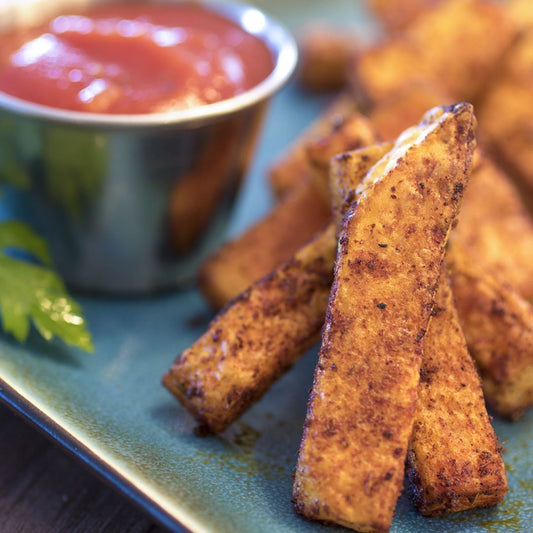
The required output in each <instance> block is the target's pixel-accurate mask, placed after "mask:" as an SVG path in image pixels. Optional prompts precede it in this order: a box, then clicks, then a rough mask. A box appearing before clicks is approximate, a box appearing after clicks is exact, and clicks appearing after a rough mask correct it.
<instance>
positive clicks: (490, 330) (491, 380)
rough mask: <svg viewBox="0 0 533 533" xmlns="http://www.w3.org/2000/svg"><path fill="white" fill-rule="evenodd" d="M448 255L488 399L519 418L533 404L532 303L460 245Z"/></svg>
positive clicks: (462, 316) (496, 408)
mask: <svg viewBox="0 0 533 533" xmlns="http://www.w3.org/2000/svg"><path fill="white" fill-rule="evenodd" d="M446 261H447V263H448V266H449V269H450V275H451V280H452V288H453V292H454V296H455V301H456V306H457V311H458V314H459V319H460V323H461V327H462V329H463V332H464V334H465V338H466V342H467V344H468V349H469V350H470V353H471V354H472V357H473V358H474V361H475V362H476V364H477V367H478V369H479V372H480V374H481V377H482V381H483V391H484V393H485V400H486V402H487V405H488V406H489V407H490V408H491V409H492V410H493V411H494V412H495V413H496V414H498V415H500V416H501V417H503V418H508V419H510V420H515V419H516V418H518V417H519V416H520V415H521V414H522V413H523V412H524V410H525V409H527V408H528V407H530V406H531V405H532V404H533V308H532V307H531V305H530V304H529V303H528V302H527V301H525V300H524V299H523V298H522V297H521V296H520V295H519V294H518V293H517V292H516V291H515V290H513V288H512V287H511V286H510V285H508V284H507V283H506V282H504V281H503V280H502V279H500V277H499V276H498V275H497V274H496V273H494V272H491V273H489V272H487V271H485V270H484V269H483V266H482V265H481V264H480V263H479V262H478V261H476V260H475V259H473V258H472V257H471V256H470V255H469V254H468V253H467V252H466V251H465V250H464V249H463V248H462V247H460V246H458V245H451V246H450V248H449V250H448V253H447V256H446Z"/></svg>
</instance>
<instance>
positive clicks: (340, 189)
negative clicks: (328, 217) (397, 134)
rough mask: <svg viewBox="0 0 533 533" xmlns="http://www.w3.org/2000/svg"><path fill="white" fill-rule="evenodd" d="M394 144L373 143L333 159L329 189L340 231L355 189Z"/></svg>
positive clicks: (334, 217)
mask: <svg viewBox="0 0 533 533" xmlns="http://www.w3.org/2000/svg"><path fill="white" fill-rule="evenodd" d="M393 146H394V143H382V144H373V145H372V146H368V147H367V148H361V149H360V150H354V151H350V152H345V153H342V154H339V155H337V156H336V157H334V158H333V159H332V160H331V164H330V172H329V189H330V195H331V205H332V211H333V219H334V222H335V224H336V226H337V228H338V229H339V231H340V229H341V226H342V218H343V217H344V215H345V214H346V210H347V209H349V208H350V206H351V204H352V203H353V201H354V200H355V190H356V189H357V186H358V185H359V183H360V182H361V179H362V176H364V175H365V174H366V173H367V172H368V171H369V170H370V168H371V167H372V166H373V165H374V164H375V163H376V162H377V161H379V160H380V159H381V158H382V157H383V156H384V155H385V154H387V153H388V152H390V150H391V148H392V147H393Z"/></svg>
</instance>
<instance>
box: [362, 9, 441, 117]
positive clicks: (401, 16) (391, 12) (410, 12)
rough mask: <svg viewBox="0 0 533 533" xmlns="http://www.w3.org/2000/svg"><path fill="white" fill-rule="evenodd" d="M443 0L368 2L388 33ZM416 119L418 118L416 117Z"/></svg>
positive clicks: (399, 28)
mask: <svg viewBox="0 0 533 533" xmlns="http://www.w3.org/2000/svg"><path fill="white" fill-rule="evenodd" d="M442 1H443V0H369V2H368V4H369V6H370V9H371V10H372V12H373V13H374V15H376V17H377V18H378V19H379V20H380V21H381V23H382V24H383V26H384V27H385V28H386V29H387V30H389V31H390V32H397V31H399V30H403V29H404V28H405V27H406V26H409V24H411V23H412V22H413V20H415V19H416V18H417V17H418V16H419V15H420V14H421V13H424V12H425V11H426V10H428V9H430V8H432V7H434V6H437V5H438V4H440V3H442ZM417 118H418V117H417Z"/></svg>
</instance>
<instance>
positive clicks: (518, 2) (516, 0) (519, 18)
mask: <svg viewBox="0 0 533 533" xmlns="http://www.w3.org/2000/svg"><path fill="white" fill-rule="evenodd" d="M507 9H508V11H509V16H510V17H511V20H512V21H513V22H514V24H515V25H516V27H517V28H519V29H520V30H527V29H533V3H532V2H531V0H509V2H508V8H507Z"/></svg>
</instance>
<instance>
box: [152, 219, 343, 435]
mask: <svg viewBox="0 0 533 533" xmlns="http://www.w3.org/2000/svg"><path fill="white" fill-rule="evenodd" d="M336 244H337V241H336V239H335V228H334V227H333V225H331V226H330V227H329V228H328V229H326V230H325V231H324V232H322V233H320V234H319V235H318V236H317V237H316V238H315V239H314V240H313V241H311V242H310V243H309V244H308V245H307V246H305V247H303V248H302V249H301V250H300V251H299V252H298V253H297V254H296V255H295V256H294V258H292V259H291V260H289V261H288V262H287V263H285V264H283V265H282V266H280V267H279V268H277V269H276V270H274V271H273V272H272V273H271V274H269V275H267V276H266V277H264V278H262V279H261V280H259V281H257V282H256V283H254V284H253V285H252V287H250V288H249V289H248V290H246V291H245V292H244V293H242V294H241V295H240V296H239V297H237V298H236V299H235V300H233V301H232V302H231V303H230V304H229V305H228V306H227V307H226V308H225V309H224V310H223V311H222V312H221V313H220V314H219V315H218V316H217V317H216V318H215V319H214V320H213V322H212V323H211V324H210V325H209V328H208V330H207V331H206V333H204V335H202V337H200V339H199V340H198V341H196V342H195V343H194V344H193V346H191V347H190V348H189V349H188V350H186V351H185V352H183V353H182V354H181V355H180V356H179V357H178V358H177V359H176V361H175V362H174V364H173V366H172V368H171V369H170V370H169V371H168V372H167V374H165V376H164V377H163V384H164V385H165V387H166V388H167V389H168V390H169V391H170V392H171V393H172V394H174V395H175V396H176V397H177V398H178V400H179V401H180V402H181V403H182V404H183V405H184V406H185V407H186V408H187V409H188V410H189V411H190V412H191V413H192V414H193V415H194V416H195V418H196V419H197V420H198V421H199V422H200V424H201V425H202V427H203V428H204V429H206V430H208V431H210V432H214V433H216V432H220V431H223V430H224V429H225V428H226V427H227V426H228V425H229V424H231V423H232V422H233V421H234V420H235V419H237V418H238V417H239V416H240V415H241V414H242V413H243V412H244V411H245V410H246V409H247V408H248V407H250V405H252V404H253V403H254V402H255V401H256V400H258V399H259V398H260V397H261V396H262V395H263V394H264V393H265V392H266V391H267V390H268V388H269V387H270V386H271V385H272V383H273V382H274V381H275V380H276V379H277V378H278V377H279V376H281V375H282V374H283V373H284V372H285V371H286V370H287V369H288V368H289V367H290V366H291V365H292V364H293V363H294V362H295V361H296V359H298V358H299V357H300V356H301V355H302V354H303V353H304V352H305V350H306V349H307V348H309V347H310V346H311V345H312V344H314V343H315V342H316V341H317V340H318V339H319V335H320V329H321V328H322V324H323V323H324V313H325V311H326V305H327V300H328V295H329V291H330V286H331V280H332V277H333V264H334V261H335V250H336Z"/></svg>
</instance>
